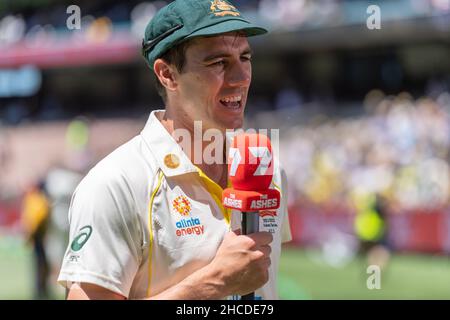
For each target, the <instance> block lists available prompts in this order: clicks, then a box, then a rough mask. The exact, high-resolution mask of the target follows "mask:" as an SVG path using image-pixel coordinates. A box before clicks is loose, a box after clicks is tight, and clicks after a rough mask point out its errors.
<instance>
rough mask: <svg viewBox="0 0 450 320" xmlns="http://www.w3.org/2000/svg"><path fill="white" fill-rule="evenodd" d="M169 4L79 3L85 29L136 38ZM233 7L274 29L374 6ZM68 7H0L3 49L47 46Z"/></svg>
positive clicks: (437, 9)
mask: <svg viewBox="0 0 450 320" xmlns="http://www.w3.org/2000/svg"><path fill="white" fill-rule="evenodd" d="M168 2H170V1H168V0H153V1H139V0H131V1H122V0H114V1H105V0H103V1H102V0H100V1H87V0H80V1H77V2H76V4H77V5H78V6H79V7H80V9H81V16H82V26H83V27H82V29H83V30H89V29H93V28H92V27H94V29H97V28H101V29H102V30H106V33H109V32H111V31H112V28H113V26H114V28H116V27H117V28H120V27H121V26H125V27H126V28H128V29H130V30H131V33H132V34H133V35H135V36H136V37H137V38H141V36H142V30H143V28H144V27H145V22H146V21H148V20H149V19H150V18H151V17H152V16H153V15H154V14H155V12H156V11H157V10H158V9H159V8H161V7H163V6H164V5H166V4H167V3H168ZM232 2H233V3H234V4H235V5H236V6H237V7H239V8H240V10H241V11H242V12H243V14H244V15H246V16H247V17H248V18H251V19H252V20H259V21H261V22H262V23H264V24H266V25H270V26H271V29H273V30H295V29H298V28H316V27H335V26H337V25H343V24H354V23H362V24H365V19H366V16H365V15H361V12H364V13H365V12H366V8H367V7H368V6H369V5H371V4H373V3H372V2H371V1H367V0H357V1H355V0H352V1H343V0H320V1H317V0H234V1H232ZM377 4H379V5H380V6H381V7H383V8H386V10H387V9H388V10H389V12H388V13H389V14H388V15H386V16H385V18H387V19H389V18H397V19H398V18H413V17H421V16H439V15H445V14H448V13H449V12H450V1H449V0H396V1H392V0H387V1H386V0H385V1H378V2H377ZM69 5H70V3H67V2H66V3H61V2H53V3H45V4H41V6H46V8H45V10H36V9H37V8H38V7H39V4H35V5H28V6H26V5H24V4H21V2H17V3H15V2H14V1H9V2H8V1H6V2H5V3H3V4H0V47H2V46H8V45H14V44H15V43H17V42H20V41H22V40H25V41H30V42H34V41H35V39H37V41H42V40H43V39H46V40H48V38H51V37H54V36H56V33H58V31H61V30H64V29H65V28H66V21H67V18H68V16H69V14H71V13H72V12H73V11H69V13H68V12H67V8H68V6H69ZM23 7H25V8H23ZM384 13H385V14H386V12H384ZM392 15H393V16H392ZM391 16H392V17H391ZM446 25H447V26H448V24H446ZM91 31H92V30H91ZM94 33H95V32H94Z"/></svg>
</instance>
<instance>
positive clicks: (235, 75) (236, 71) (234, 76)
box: [227, 61, 252, 87]
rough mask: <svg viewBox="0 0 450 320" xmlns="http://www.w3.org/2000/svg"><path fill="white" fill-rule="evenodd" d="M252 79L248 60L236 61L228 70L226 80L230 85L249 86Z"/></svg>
mask: <svg viewBox="0 0 450 320" xmlns="http://www.w3.org/2000/svg"><path fill="white" fill-rule="evenodd" d="M251 79H252V70H251V66H250V63H249V62H241V61H239V62H237V63H235V64H234V65H233V67H232V68H231V69H230V70H229V74H228V78H227V82H228V84H229V85H230V86H232V87H245V86H249V85H250V82H251Z"/></svg>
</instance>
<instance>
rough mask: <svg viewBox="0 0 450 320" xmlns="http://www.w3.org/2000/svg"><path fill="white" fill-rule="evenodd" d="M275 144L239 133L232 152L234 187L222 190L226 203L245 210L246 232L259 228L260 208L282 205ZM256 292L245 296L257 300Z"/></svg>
mask: <svg viewBox="0 0 450 320" xmlns="http://www.w3.org/2000/svg"><path fill="white" fill-rule="evenodd" d="M273 167H274V160H273V156H272V145H271V143H270V140H269V138H268V137H267V136H265V135H262V134H256V133H253V134H248V133H244V134H240V135H236V136H235V137H234V139H233V142H232V144H231V147H230V150H229V154H228V175H229V178H230V181H231V184H232V188H227V189H225V190H224V191H223V193H222V202H223V205H224V207H226V208H230V209H236V210H239V211H241V212H242V233H243V234H250V233H255V232H258V231H259V211H261V210H272V209H278V208H279V207H280V192H278V190H275V189H269V187H270V183H271V182H272V177H273ZM254 299H255V293H254V292H252V293H249V294H247V295H244V296H242V300H254Z"/></svg>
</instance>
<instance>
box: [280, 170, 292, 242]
mask: <svg viewBox="0 0 450 320" xmlns="http://www.w3.org/2000/svg"><path fill="white" fill-rule="evenodd" d="M280 171H281V190H282V195H283V198H282V206H283V221H282V223H281V243H285V242H289V241H291V240H292V235H291V226H290V224H289V212H288V198H287V197H288V193H289V192H288V182H287V175H286V172H285V171H284V169H283V168H281V169H280Z"/></svg>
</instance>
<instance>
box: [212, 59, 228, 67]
mask: <svg viewBox="0 0 450 320" xmlns="http://www.w3.org/2000/svg"><path fill="white" fill-rule="evenodd" d="M223 65H225V60H219V61H216V62H213V63H212V64H211V66H223Z"/></svg>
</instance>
